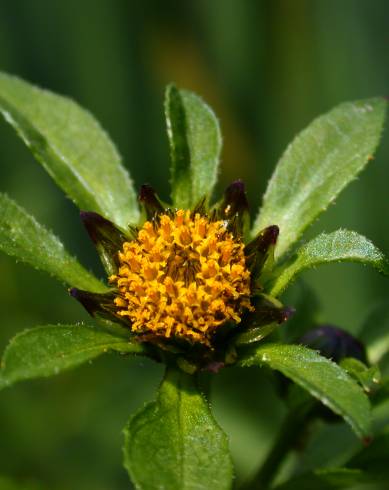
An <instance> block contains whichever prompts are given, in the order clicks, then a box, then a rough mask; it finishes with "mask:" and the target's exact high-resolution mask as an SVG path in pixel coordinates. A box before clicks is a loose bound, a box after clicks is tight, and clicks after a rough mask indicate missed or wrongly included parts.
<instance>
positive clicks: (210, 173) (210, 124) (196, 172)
mask: <svg viewBox="0 0 389 490" xmlns="http://www.w3.org/2000/svg"><path fill="white" fill-rule="evenodd" d="M165 114H166V123H167V131H168V137H169V144H170V154H171V184H172V199H173V204H174V205H175V206H177V207H179V208H184V209H185V208H187V209H188V208H191V207H193V206H195V205H196V204H197V203H198V201H200V200H201V199H202V198H203V197H204V196H207V197H209V195H210V194H211V193H212V190H213V187H214V185H215V183H216V179H217V170H218V166H219V156H220V151H221V146H222V138H221V133H220V128H219V123H218V121H217V119H216V116H215V114H214V113H213V111H212V109H211V108H210V107H209V106H208V105H207V104H205V102H204V101H203V100H202V99H201V98H200V97H198V96H197V95H195V94H193V93H192V92H188V91H186V90H178V89H177V88H176V87H175V86H173V85H169V86H168V88H167V90H166V95H165Z"/></svg>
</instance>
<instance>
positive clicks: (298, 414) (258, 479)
mask: <svg viewBox="0 0 389 490" xmlns="http://www.w3.org/2000/svg"><path fill="white" fill-rule="evenodd" d="M311 408H312V404H311V403H310V402H309V401H307V403H305V404H304V405H299V406H298V407H296V408H294V409H292V410H290V412H289V413H288V415H287V416H286V418H285V420H284V421H283V423H282V425H281V429H280V432H279V434H278V437H277V439H276V441H275V443H274V445H273V447H272V449H271V450H270V452H269V454H268V455H267V457H266V459H265V461H264V463H263V465H262V466H261V467H260V469H259V470H258V472H257V473H256V474H255V475H254V477H253V478H252V480H251V481H250V482H248V483H247V484H245V485H243V487H242V490H266V489H267V488H269V487H270V485H271V484H272V482H273V480H274V478H275V476H276V474H277V471H278V469H279V467H280V465H281V463H282V462H283V461H284V460H285V457H286V456H287V455H288V453H289V451H290V450H291V449H293V447H294V446H295V445H296V442H297V441H298V439H299V437H300V436H301V434H302V432H303V431H304V429H305V426H306V423H307V421H308V418H309V414H310V412H311Z"/></svg>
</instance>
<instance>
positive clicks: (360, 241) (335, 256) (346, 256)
mask: <svg viewBox="0 0 389 490" xmlns="http://www.w3.org/2000/svg"><path fill="white" fill-rule="evenodd" d="M331 262H360V263H362V264H366V265H370V266H372V267H374V268H375V269H377V270H378V271H379V272H381V273H382V274H385V275H388V274H389V264H388V261H387V259H386V258H385V256H384V254H383V253H382V252H381V251H380V250H379V249H378V248H377V247H376V246H375V245H373V243H372V242H371V241H370V240H368V239H367V238H365V237H364V236H362V235H359V234H358V233H356V232H355V231H348V230H337V231H334V232H333V233H328V234H327V233H322V234H321V235H319V236H317V237H316V238H314V239H313V240H311V241H310V242H308V243H306V244H304V245H303V246H302V247H301V248H300V249H299V250H298V251H297V252H296V253H295V254H294V255H293V257H292V258H291V259H290V260H289V261H288V262H287V263H286V264H283V265H282V266H280V267H278V268H277V269H275V270H274V271H273V273H272V278H273V279H272V280H271V281H270V283H269V284H268V286H267V288H266V289H267V290H268V291H269V294H271V295H272V296H279V295H280V294H281V293H282V292H283V291H284V290H285V288H286V287H287V286H288V285H289V284H290V283H291V281H293V280H294V279H295V277H296V275H297V274H299V273H300V272H302V271H303V270H304V269H310V268H312V267H316V266H318V265H321V264H329V263H331Z"/></svg>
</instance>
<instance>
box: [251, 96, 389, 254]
mask: <svg viewBox="0 0 389 490" xmlns="http://www.w3.org/2000/svg"><path fill="white" fill-rule="evenodd" d="M386 105H387V104H386V101H385V100H384V99H382V98H375V99H368V100H362V101H357V102H348V103H344V104H341V105H339V106H338V107H336V108H335V109H333V110H332V111H330V112H329V113H328V114H325V115H324V116H321V117H319V118H318V119H316V120H315V121H313V123H312V124H311V125H309V126H308V127H307V128H306V129H305V130H304V131H302V133H300V134H299V135H298V136H297V137H296V138H295V139H294V141H293V142H292V143H291V144H290V145H289V146H288V148H287V149H286V151H285V153H284V155H283V156H282V158H281V160H280V161H279V163H278V165H277V168H276V170H275V172H274V174H273V176H272V178H271V180H270V182H269V185H268V188H267V191H266V194H265V196H264V200H263V206H262V209H261V210H260V213H259V215H258V217H257V220H256V221H255V224H254V228H253V235H255V234H256V233H258V231H259V230H261V229H262V228H265V227H266V226H269V225H273V224H276V225H278V226H279V228H280V240H279V243H278V246H277V251H276V254H277V255H278V256H281V255H283V254H284V253H285V252H286V251H287V250H288V248H289V247H290V246H291V245H293V244H294V243H295V242H296V241H297V240H298V239H299V237H300V236H301V234H302V233H303V231H304V230H305V229H306V228H307V226H308V225H309V224H311V223H312V222H313V221H314V220H315V218H317V216H318V215H319V214H320V213H321V212H322V211H324V210H325V209H326V208H327V207H328V205H329V204H330V203H331V202H332V201H333V200H334V199H335V198H336V196H337V195H338V194H339V193H340V192H341V191H342V189H343V188H344V187H345V186H346V185H347V184H348V183H349V182H350V181H351V180H353V179H354V178H355V176H356V175H357V174H358V173H359V172H360V171H361V170H362V169H363V168H364V166H365V165H366V163H367V162H368V161H369V160H371V159H372V154H373V153H374V151H375V149H376V147H377V144H378V141H379V138H380V134H381V131H382V126H383V122H384V117H385V110H386Z"/></svg>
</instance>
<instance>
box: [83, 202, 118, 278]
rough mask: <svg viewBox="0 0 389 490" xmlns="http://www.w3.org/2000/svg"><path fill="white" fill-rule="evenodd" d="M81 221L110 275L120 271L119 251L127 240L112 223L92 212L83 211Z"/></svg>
mask: <svg viewBox="0 0 389 490" xmlns="http://www.w3.org/2000/svg"><path fill="white" fill-rule="evenodd" d="M80 216H81V220H82V222H83V224H84V226H85V228H86V230H87V232H88V234H89V236H90V238H91V240H92V241H93V243H94V244H95V246H96V249H97V252H98V253H99V255H100V259H101V262H102V264H103V266H104V268H105V270H106V271H107V273H108V274H109V275H111V274H114V273H115V272H116V271H117V269H118V251H119V250H121V248H122V245H123V243H124V242H125V241H126V240H127V238H126V237H125V235H124V234H123V233H122V232H121V231H120V230H119V229H118V228H116V226H115V225H114V224H113V223H111V221H109V220H107V219H105V218H103V217H102V216H100V215H99V214H97V213H94V212H91V211H81V212H80Z"/></svg>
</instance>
